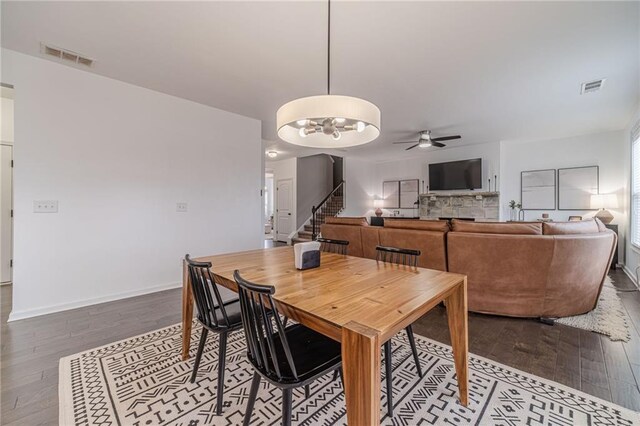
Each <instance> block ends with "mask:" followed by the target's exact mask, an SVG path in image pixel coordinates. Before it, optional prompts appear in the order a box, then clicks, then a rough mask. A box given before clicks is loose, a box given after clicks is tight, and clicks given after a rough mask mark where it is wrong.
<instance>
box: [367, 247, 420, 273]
mask: <svg viewBox="0 0 640 426" xmlns="http://www.w3.org/2000/svg"><path fill="white" fill-rule="evenodd" d="M419 256H420V250H412V249H405V248H398V247H385V246H377V247H376V260H377V261H382V262H385V263H386V262H388V263H395V264H396V265H406V266H412V267H414V268H415V267H417V266H418V257H419Z"/></svg>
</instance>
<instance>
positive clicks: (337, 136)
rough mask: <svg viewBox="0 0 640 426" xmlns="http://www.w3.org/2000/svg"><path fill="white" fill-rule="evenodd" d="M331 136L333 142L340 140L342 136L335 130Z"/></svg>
mask: <svg viewBox="0 0 640 426" xmlns="http://www.w3.org/2000/svg"><path fill="white" fill-rule="evenodd" d="M331 136H333V140H334V141H338V140H340V138H341V137H342V135H341V134H340V132H339V131H337V130H336V131H335V132H333V135H331Z"/></svg>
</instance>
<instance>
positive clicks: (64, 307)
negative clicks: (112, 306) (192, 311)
mask: <svg viewBox="0 0 640 426" xmlns="http://www.w3.org/2000/svg"><path fill="white" fill-rule="evenodd" d="M181 286H182V283H169V284H162V285H158V286H154V287H147V288H144V289H140V290H133V291H125V292H122V293H115V294H110V295H107V296H101V297H96V298H93V299H84V300H77V301H75V302H71V303H62V304H59V305H51V306H44V307H42V308H35V309H27V310H23V311H12V312H11V313H10V314H9V319H8V320H7V322H12V321H18V320H22V319H27V318H33V317H38V316H41V315H47V314H53V313H56V312H62V311H68V310H71V309H77V308H83V307H85V306H91V305H97V304H99V303H106V302H113V301H116V300H121V299H128V298H130V297H136V296H142V295H145V294H149V293H157V292H159V291H163V290H171V289H173V288H178V287H181Z"/></svg>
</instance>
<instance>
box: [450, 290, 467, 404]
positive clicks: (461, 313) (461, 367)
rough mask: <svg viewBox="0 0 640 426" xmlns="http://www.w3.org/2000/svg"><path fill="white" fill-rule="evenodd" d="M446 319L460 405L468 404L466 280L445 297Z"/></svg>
mask: <svg viewBox="0 0 640 426" xmlns="http://www.w3.org/2000/svg"><path fill="white" fill-rule="evenodd" d="M446 302H447V303H446V305H447V318H448V320H449V334H450V335H451V347H452V348H453V360H454V364H455V367H456V376H457V378H458V392H459V393H460V403H461V404H462V405H464V406H465V407H466V406H467V404H468V402H469V382H468V381H469V337H468V331H467V330H468V314H467V278H466V277H465V278H464V281H463V282H462V283H461V284H460V285H459V286H458V287H457V288H456V289H455V290H454V291H453V292H452V293H451V294H450V295H449V296H448V297H447V299H446Z"/></svg>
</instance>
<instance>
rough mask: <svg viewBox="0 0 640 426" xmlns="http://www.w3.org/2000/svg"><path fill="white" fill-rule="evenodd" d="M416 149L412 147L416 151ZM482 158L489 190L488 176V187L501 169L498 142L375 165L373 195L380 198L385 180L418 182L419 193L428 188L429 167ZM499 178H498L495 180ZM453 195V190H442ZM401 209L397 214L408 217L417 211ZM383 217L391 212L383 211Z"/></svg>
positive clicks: (487, 184) (483, 178) (483, 172)
mask: <svg viewBox="0 0 640 426" xmlns="http://www.w3.org/2000/svg"><path fill="white" fill-rule="evenodd" d="M418 149H419V148H414V151H415V150H418ZM473 158H482V190H483V191H489V181H488V179H489V176H491V188H492V189H493V186H494V178H493V176H494V175H496V174H499V173H498V171H499V169H500V143H498V142H495V143H486V144H476V145H466V146H462V147H456V148H446V149H434V148H432V149H430V150H429V151H426V152H420V151H418V152H416V156H415V158H412V159H409V160H397V161H388V162H382V163H377V164H376V167H375V173H374V178H373V179H374V194H375V195H377V196H380V197H381V196H382V182H384V181H387V180H400V179H420V193H422V192H424V191H425V190H426V187H427V186H428V185H429V164H430V163H442V162H447V161H458V160H470V159H473ZM499 180H500V177H498V181H499ZM444 192H456V191H444ZM393 210H400V214H401V215H404V216H411V215H414V214H415V213H416V209H393ZM384 212H385V214H388V213H390V211H387V210H384Z"/></svg>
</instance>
